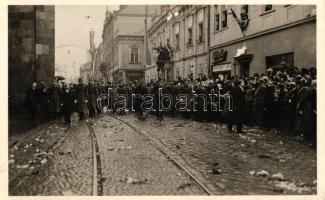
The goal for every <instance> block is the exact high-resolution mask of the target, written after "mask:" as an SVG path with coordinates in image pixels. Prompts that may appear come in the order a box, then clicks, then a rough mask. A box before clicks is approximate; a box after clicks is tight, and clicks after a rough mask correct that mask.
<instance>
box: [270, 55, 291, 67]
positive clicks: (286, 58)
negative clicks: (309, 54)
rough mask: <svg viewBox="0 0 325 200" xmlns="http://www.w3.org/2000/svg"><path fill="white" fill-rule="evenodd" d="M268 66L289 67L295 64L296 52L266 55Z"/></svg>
mask: <svg viewBox="0 0 325 200" xmlns="http://www.w3.org/2000/svg"><path fill="white" fill-rule="evenodd" d="M265 61H266V68H272V67H278V66H283V65H286V66H287V67H293V66H294V52H289V53H284V54H277V55H271V56H266V57H265Z"/></svg>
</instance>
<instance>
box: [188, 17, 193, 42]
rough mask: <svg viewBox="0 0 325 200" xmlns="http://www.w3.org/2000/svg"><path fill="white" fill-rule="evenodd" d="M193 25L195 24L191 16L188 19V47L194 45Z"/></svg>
mask: <svg viewBox="0 0 325 200" xmlns="http://www.w3.org/2000/svg"><path fill="white" fill-rule="evenodd" d="M192 24H193V21H192V16H190V17H188V19H187V45H191V44H192V38H193V29H192Z"/></svg>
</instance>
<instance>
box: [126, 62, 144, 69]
mask: <svg viewBox="0 0 325 200" xmlns="http://www.w3.org/2000/svg"><path fill="white" fill-rule="evenodd" d="M143 68H144V67H143V66H141V63H129V64H128V65H127V66H121V68H120V69H143Z"/></svg>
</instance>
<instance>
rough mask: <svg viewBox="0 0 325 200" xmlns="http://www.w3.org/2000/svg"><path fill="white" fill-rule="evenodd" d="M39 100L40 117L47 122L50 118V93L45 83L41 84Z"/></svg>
mask: <svg viewBox="0 0 325 200" xmlns="http://www.w3.org/2000/svg"><path fill="white" fill-rule="evenodd" d="M37 93H38V98H39V104H40V116H41V118H42V120H47V119H48V116H49V91H48V86H46V85H45V83H44V82H41V85H40V87H39V88H38V92H37Z"/></svg>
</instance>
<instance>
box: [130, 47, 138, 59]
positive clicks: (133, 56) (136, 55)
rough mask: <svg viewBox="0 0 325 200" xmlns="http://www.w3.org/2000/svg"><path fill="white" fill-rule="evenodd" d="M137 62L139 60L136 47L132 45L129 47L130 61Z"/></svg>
mask: <svg viewBox="0 0 325 200" xmlns="http://www.w3.org/2000/svg"><path fill="white" fill-rule="evenodd" d="M138 62H139V53H138V48H136V47H132V48H131V63H138Z"/></svg>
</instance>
